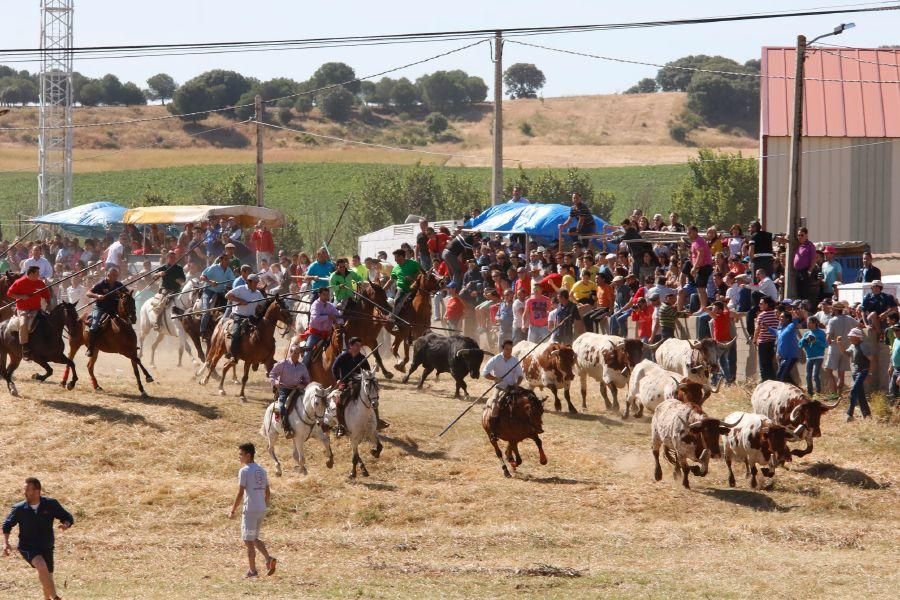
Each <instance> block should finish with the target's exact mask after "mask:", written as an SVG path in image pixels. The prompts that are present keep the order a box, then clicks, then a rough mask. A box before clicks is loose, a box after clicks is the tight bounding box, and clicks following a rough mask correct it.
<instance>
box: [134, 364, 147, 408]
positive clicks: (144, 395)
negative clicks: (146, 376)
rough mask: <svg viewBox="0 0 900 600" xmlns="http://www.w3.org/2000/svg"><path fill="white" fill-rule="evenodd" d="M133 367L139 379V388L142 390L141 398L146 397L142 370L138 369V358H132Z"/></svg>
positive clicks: (136, 378)
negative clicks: (142, 381)
mask: <svg viewBox="0 0 900 600" xmlns="http://www.w3.org/2000/svg"><path fill="white" fill-rule="evenodd" d="M131 369H132V370H133V371H134V379H135V380H136V381H137V386H138V389H139V390H141V398H146V397H147V392H145V391H144V384H143V383H141V372H140V371H138V359H136V358H132V359H131Z"/></svg>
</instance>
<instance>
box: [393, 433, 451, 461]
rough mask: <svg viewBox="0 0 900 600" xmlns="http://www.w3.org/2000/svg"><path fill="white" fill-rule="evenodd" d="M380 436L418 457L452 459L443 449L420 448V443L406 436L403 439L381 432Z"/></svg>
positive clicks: (424, 458)
mask: <svg viewBox="0 0 900 600" xmlns="http://www.w3.org/2000/svg"><path fill="white" fill-rule="evenodd" d="M378 437H380V438H381V440H382V441H384V442H385V443H387V444H390V445H391V446H394V447H396V448H399V449H400V450H401V451H403V452H405V453H406V454H409V455H410V456H414V457H416V458H421V459H423V460H451V459H450V458H449V457H448V456H447V453H446V452H444V451H443V450H434V451H429V450H422V449H420V448H419V443H418V442H416V441H414V440H412V439H410V438H409V437H406V439H401V438H398V437H396V438H395V437H390V436H387V435H384V434H380V435H379V436H378Z"/></svg>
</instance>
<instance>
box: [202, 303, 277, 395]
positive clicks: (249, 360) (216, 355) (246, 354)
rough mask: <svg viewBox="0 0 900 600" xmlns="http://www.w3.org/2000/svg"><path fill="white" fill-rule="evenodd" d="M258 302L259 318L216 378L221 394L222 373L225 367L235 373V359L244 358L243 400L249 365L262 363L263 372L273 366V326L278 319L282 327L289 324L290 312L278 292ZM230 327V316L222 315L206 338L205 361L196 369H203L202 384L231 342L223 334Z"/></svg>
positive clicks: (254, 368)
mask: <svg viewBox="0 0 900 600" xmlns="http://www.w3.org/2000/svg"><path fill="white" fill-rule="evenodd" d="M259 304H260V306H261V308H260V309H258V310H259V311H260V312H262V313H263V316H262V318H260V319H259V320H258V321H256V322H255V324H254V327H253V330H252V331H250V332H249V333H244V335H242V336H241V339H240V343H239V344H238V349H237V350H238V351H237V354H236V355H235V356H232V357H231V358H230V359H228V362H226V363H225V366H223V367H222V377H221V379H219V394H220V395H222V396H224V395H225V388H224V387H223V386H224V384H225V376H226V375H227V374H228V370H229V369H232V370H233V371H234V374H235V375H237V364H238V362H239V361H241V360H243V361H244V376H243V378H242V379H241V394H240V397H241V400H244V401H246V399H247V397H246V395H245V393H244V391H245V388H246V387H247V379H248V378H249V377H250V369H251V368H252V369H253V370H254V371H256V370H257V369H259V365H265V367H266V373H268V372H269V371H271V370H272V367H273V366H275V329H276V327H277V325H278V322H279V321H280V322H282V323H284V324H285V326H286V327H290V325H291V314H290V312H288V309H287V307H286V306H285V305H284V300H282V299H281V298H279V297H278V296H273V297H271V298H269V300H268V301H266V302H260V303H259ZM230 327H231V319H223V320H221V321H219V323H218V324H216V328H215V330H214V331H213V334H212V338H211V339H210V344H209V354H208V355H207V356H206V363H205V364H204V365H203V367H202V368H201V369H200V373H198V375H203V372H204V371H206V374H205V376H204V377H203V378H202V379H201V380H200V384H201V385H206V382H208V381H209V377H210V375H212V372H213V371H214V370H215V368H216V364H217V363H218V362H219V359H221V358H222V357H223V356H225V351H226V350H227V349H228V347H229V346H230V345H231V340H230V339H228V336H227V329H228V328H230Z"/></svg>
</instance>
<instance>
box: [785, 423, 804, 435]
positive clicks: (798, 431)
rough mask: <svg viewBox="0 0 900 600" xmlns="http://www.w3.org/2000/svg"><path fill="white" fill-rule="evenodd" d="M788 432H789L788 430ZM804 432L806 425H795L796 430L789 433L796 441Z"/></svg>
mask: <svg viewBox="0 0 900 600" xmlns="http://www.w3.org/2000/svg"><path fill="white" fill-rule="evenodd" d="M789 431H790V430H789ZM804 431H806V425H804V424H803V423H801V424H799V425H797V428H796V429H794V430H793V431H791V432H790V433H791V435H793V436H794V437H795V438H796V439H800V438H801V437H802V436H803V432H804Z"/></svg>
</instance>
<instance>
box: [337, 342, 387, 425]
mask: <svg viewBox="0 0 900 600" xmlns="http://www.w3.org/2000/svg"><path fill="white" fill-rule="evenodd" d="M371 370H372V367H371V366H370V365H369V359H367V358H366V357H365V356H364V355H363V353H362V340H360V339H359V338H358V337H352V338H350V339H349V340H348V341H347V349H346V350H344V351H343V352H342V353H341V354H340V356H338V357H337V358H336V359H335V361H334V364H333V365H331V374H332V376H334V378H335V380H336V381H337V382H338V383H337V386H338V389H340V390H341V392H342V393H341V396H340V398H339V399H338V402H337V419H338V428H337V430H336V431H335V434H336V435H338V436H342V435H344V431H345V429H346V424H345V423H344V407H345V406H346V405H347V402H349V401H350V399H351V398H353V397H354V396H355V395H357V394H359V383H360V373H361V372H362V371H371ZM374 408H375V418H376V419H377V421H378V429H385V428H386V427H388V424H387V423H386V422H384V421H382V420H381V417H380V416H379V415H378V406H377V405H376V406H374Z"/></svg>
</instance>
